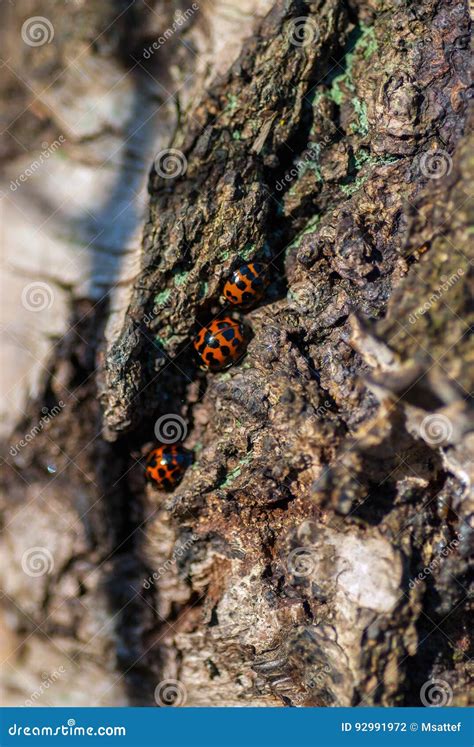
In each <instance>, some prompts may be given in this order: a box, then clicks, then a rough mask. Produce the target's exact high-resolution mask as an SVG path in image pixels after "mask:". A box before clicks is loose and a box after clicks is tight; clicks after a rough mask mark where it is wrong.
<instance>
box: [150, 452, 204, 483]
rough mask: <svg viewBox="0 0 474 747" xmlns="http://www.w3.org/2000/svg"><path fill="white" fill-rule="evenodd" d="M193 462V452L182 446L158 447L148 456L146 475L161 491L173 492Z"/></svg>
mask: <svg viewBox="0 0 474 747" xmlns="http://www.w3.org/2000/svg"><path fill="white" fill-rule="evenodd" d="M192 462H193V453H192V451H189V450H188V449H185V448H184V446H182V445H181V444H169V445H167V446H158V447H157V448H155V449H152V451H150V453H149V454H148V457H147V460H146V466H145V474H146V477H147V479H148V480H149V481H150V482H152V483H153V484H154V485H156V487H158V488H160V490H172V489H173V488H174V487H175V486H176V485H177V484H178V483H179V482H181V480H182V478H183V476H184V473H185V472H186V469H187V468H188V467H189V466H190V465H191V464H192Z"/></svg>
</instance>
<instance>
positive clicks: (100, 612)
mask: <svg viewBox="0 0 474 747" xmlns="http://www.w3.org/2000/svg"><path fill="white" fill-rule="evenodd" d="M201 12H204V11H203V10H202V9H201ZM124 33H125V32H124ZM468 33H469V11H468V5H467V3H466V2H456V1H454V0H452V1H451V0H424V1H423V2H422V3H417V4H412V3H409V2H397V3H393V2H392V3H385V2H384V1H383V0H367V2H365V1H363V0H360V1H359V0H350V1H348V2H341V1H340V0H314V2H306V3H303V2H298V1H296V0H292V1H291V2H289V3H283V2H276V3H275V4H274V5H273V7H272V8H271V10H270V12H269V13H268V14H267V15H266V16H265V18H263V19H262V20H261V21H260V22H259V23H257V25H256V28H255V31H254V33H253V34H252V35H250V36H249V38H248V39H246V40H245V41H244V42H243V43H242V48H241V50H240V53H239V54H238V57H237V59H236V61H235V62H234V63H233V64H232V66H231V67H230V69H229V70H228V71H227V72H225V74H221V69H220V68H219V67H218V68H217V69H216V71H215V74H214V76H213V79H212V82H210V83H209V82H208V85H206V88H205V89H204V90H202V95H200V96H199V97H198V96H197V94H196V91H198V90H199V91H200V90H201V89H202V88H203V86H204V78H201V79H199V80H198V81H197V83H196V89H195V92H194V93H193V95H192V96H191V95H190V96H189V98H188V100H187V101H188V110H187V112H186V116H179V118H178V119H177V122H176V132H175V134H174V137H173V139H172V140H170V141H169V142H168V143H166V147H165V145H164V143H163V142H160V143H159V144H158V147H159V153H158V155H157V156H156V158H155V159H154V163H153V166H152V167H151V171H150V175H149V182H148V191H149V212H148V218H147V222H146V226H145V229H144V236H143V243H142V250H141V255H140V267H139V271H138V272H137V275H136V277H135V279H134V281H133V288H132V287H131V284H130V283H129V284H128V285H127V288H129V291H128V294H127V304H128V307H127V310H126V313H125V314H124V313H123V310H124V308H125V304H123V303H122V304H121V305H120V309H118V312H117V316H116V317H115V321H114V324H113V327H111V326H110V305H109V304H108V302H107V300H106V299H105V300H102V301H101V302H100V303H97V302H96V300H95V299H94V298H89V297H86V298H82V299H81V300H78V299H73V302H72V305H71V308H72V318H71V320H70V324H69V331H68V332H67V334H66V335H65V336H64V337H63V338H62V341H61V344H59V345H57V346H56V348H55V350H54V351H52V352H51V354H50V360H49V362H48V371H49V373H48V375H47V376H45V377H44V382H43V385H42V388H41V391H40V394H39V396H38V397H37V398H36V399H34V400H30V402H29V404H28V406H27V412H26V415H25V417H24V419H23V420H22V422H21V423H20V424H19V425H18V426H17V428H16V430H15V432H14V434H13V436H12V437H11V438H10V442H11V444H18V442H19V441H20V440H21V439H22V438H24V434H25V433H28V432H31V429H32V428H34V426H35V424H36V423H37V422H38V417H39V415H38V413H40V412H41V408H42V407H46V408H47V409H48V412H51V411H52V410H53V408H54V407H60V410H61V412H60V413H59V414H58V415H57V416H55V417H51V418H50V419H48V423H47V425H46V426H45V427H42V428H41V429H40V432H38V433H35V437H34V439H32V440H31V442H30V443H29V444H28V448H27V449H26V448H25V449H19V450H18V454H15V455H13V456H11V452H10V455H8V458H7V470H6V471H5V478H4V495H5V501H4V525H5V538H6V547H7V552H8V558H9V561H8V563H7V564H6V565H5V569H6V572H5V578H4V579H3V581H2V588H3V589H4V590H5V596H4V602H5V610H6V614H7V617H8V619H9V620H10V621H11V626H10V627H11V630H12V632H11V636H12V643H11V652H13V651H14V650H15V649H16V646H17V645H18V646H19V648H18V651H19V652H21V656H22V661H23V664H22V665H20V668H21V667H23V670H24V671H26V672H29V673H30V682H29V684H28V685H26V686H25V685H24V684H23V685H20V684H19V681H18V679H17V677H16V675H15V674H14V673H13V672H12V673H11V679H10V680H8V682H7V686H8V687H9V688H10V689H9V692H10V694H11V697H12V698H13V699H14V697H15V689H16V691H17V692H18V691H20V692H23V693H25V692H28V687H29V688H30V690H33V689H34V688H33V685H32V684H31V682H32V681H33V684H34V680H35V677H37V669H36V670H35V665H34V664H33V663H32V662H31V657H33V658H34V657H37V659H38V660H41V658H42V657H43V661H47V662H50V661H51V651H53V650H55V651H56V650H58V651H59V653H58V656H59V658H58V660H57V661H64V662H65V663H64V668H65V669H66V672H65V673H62V675H61V678H59V680H58V682H57V683H55V686H54V691H55V692H56V696H55V698H53V701H54V702H55V703H57V702H58V700H60V699H61V697H68V698H69V699H70V701H71V702H73V703H74V700H75V699H76V700H79V699H80V696H79V695H78V690H79V689H80V688H77V687H74V688H72V687H71V681H72V679H73V678H74V679H76V678H77V677H80V678H82V681H84V682H85V683H86V684H87V685H88V684H89V683H90V682H91V681H94V680H97V677H98V673H99V671H100V672H101V674H100V676H99V677H98V684H97V687H96V688H95V689H94V691H93V692H92V691H91V690H90V689H88V690H87V693H86V695H85V696H84V697H85V700H84V699H83V700H79V702H80V704H84V705H93V704H97V705H104V704H108V703H110V702H112V703H115V704H118V703H123V702H130V703H132V704H142V705H153V704H157V705H168V704H173V703H174V704H181V703H184V702H186V703H187V704H188V705H227V706H235V705H262V706H274V705H281V704H285V705H289V706H341V705H385V706H387V705H410V706H412V705H419V704H420V703H422V704H424V705H427V704H429V703H430V698H431V699H433V698H435V697H437V694H436V692H435V693H434V694H433V687H434V688H435V690H436V688H437V691H438V694H439V693H441V695H440V697H441V698H442V699H444V700H446V702H448V701H449V703H451V704H453V705H464V704H466V703H467V702H468V698H469V695H468V687H467V683H468V678H469V674H470V672H469V657H470V656H472V653H470V650H471V645H472V644H471V640H470V634H469V630H468V627H467V613H468V611H469V605H470V604H471V602H470V599H471V596H470V586H469V576H468V573H469V569H470V566H469V563H470V557H471V556H472V549H473V548H472V544H473V529H474V526H473V516H474V511H473V509H474V506H473V493H472V481H473V477H474V475H473V451H474V434H473V430H472V402H471V401H470V399H469V392H470V391H471V390H472V371H471V370H470V369H469V367H468V365H465V364H468V363H469V362H470V361H471V360H472V344H470V340H469V336H468V335H469V327H470V325H471V324H472V308H471V306H470V299H471V298H472V295H471V294H472V285H471V286H470V285H469V283H470V282H471V283H472V257H473V250H472V242H469V236H470V226H471V225H472V211H473V206H472V201H471V200H470V197H469V181H470V179H471V177H472V172H473V171H474V164H473V157H472V136H471V134H470V128H469V121H470V119H469V109H468V104H467V101H468V97H467V92H468V86H469V82H470V78H469V46H468V45H469V36H468ZM175 54H176V55H178V54H179V53H178V51H176V50H174V51H173V50H170V65H171V64H172V61H173V59H174V58H173V55H175ZM470 145H471V148H470ZM170 149H172V150H170ZM121 178H122V179H123V178H125V177H124V176H123V175H121ZM250 259H259V260H260V261H262V262H264V263H265V264H266V265H268V268H269V274H270V281H271V282H270V285H269V288H268V290H267V294H266V296H265V299H264V301H263V302H262V303H261V304H259V305H258V306H257V307H255V308H254V309H252V310H250V311H247V312H246V313H245V314H243V315H241V317H242V318H243V319H244V321H245V324H246V327H247V331H248V335H249V338H250V341H249V344H248V349H247V354H246V356H245V358H244V359H243V360H242V361H241V362H239V363H238V364H237V365H235V366H233V367H231V368H230V369H228V370H227V371H224V372H220V373H209V372H203V371H201V370H200V369H199V368H198V365H197V361H196V359H195V357H194V354H193V346H192V341H193V339H194V336H195V335H196V333H197V331H198V330H199V329H200V326H201V325H202V324H204V323H207V322H208V321H209V320H211V319H213V318H214V317H215V316H216V315H218V314H219V313H220V311H221V310H222V304H221V302H220V301H219V297H220V293H221V291H222V286H223V283H224V282H225V280H226V278H227V277H228V276H229V274H230V272H231V270H232V269H233V268H234V267H236V266H238V264H239V263H241V262H242V261H248V260H250ZM86 295H87V294H86ZM107 323H109V328H108V329H109V333H108V334H107V335H106V334H105V333H104V329H105V326H106V324H107ZM61 402H63V403H65V404H64V405H60V404H59V403H61ZM177 416H179V418H177ZM470 416H471V417H470ZM163 417H165V418H166V419H167V421H169V422H172V421H173V420H174V421H175V422H177V423H178V427H179V428H181V429H182V435H183V439H184V443H185V445H186V446H187V447H188V448H190V449H192V450H193V451H194V454H195V460H194V464H193V465H192V467H190V468H189V470H188V471H187V473H186V474H185V476H184V479H183V481H182V483H181V484H180V485H179V486H178V487H177V488H176V489H175V490H174V491H173V492H171V493H170V494H166V493H163V492H160V491H157V490H156V489H154V488H153V487H152V486H147V485H146V484H145V480H144V474H143V463H144V458H145V456H146V454H147V452H148V450H149V449H150V447H151V446H152V445H153V443H154V441H155V440H156V436H155V433H156V430H157V421H158V419H159V418H163ZM48 468H49V472H48ZM25 483H26V486H25ZM37 546H40V548H42V549H43V553H42V560H43V562H44V560H45V558H46V564H47V565H48V566H49V567H48V569H47V570H48V572H46V573H43V574H42V575H37V576H33V577H32V576H31V575H28V573H25V572H24V565H25V562H26V561H24V558H25V557H28V552H29V551H30V550H31V548H34V547H37ZM45 548H46V550H47V553H45V552H44V549H45ZM25 554H26V555H25ZM19 559H21V562H19ZM51 561H52V562H51ZM30 570H31V569H30ZM11 652H10V651H9V653H11ZM11 660H12V661H13V662H15V656H13V655H12V658H11ZM18 661H20V660H18ZM12 666H14V667H15V668H18V666H19V665H18V662H15V663H14V665H12ZM45 666H46V665H45ZM47 666H48V670H51V664H50V663H48V665H47ZM55 666H59V665H58V664H56V665H55ZM104 670H105V672H106V674H103V672H104ZM107 670H108V671H107ZM35 672H36V674H35ZM433 681H434V683H433ZM52 690H53V688H52ZM12 693H13V694H12ZM65 693H69V695H67V696H66V695H65ZM71 693H72V694H71ZM21 697H22V698H24V697H26V696H24V694H23V695H22V696H21ZM48 697H49V695H48ZM427 701H428V703H427Z"/></svg>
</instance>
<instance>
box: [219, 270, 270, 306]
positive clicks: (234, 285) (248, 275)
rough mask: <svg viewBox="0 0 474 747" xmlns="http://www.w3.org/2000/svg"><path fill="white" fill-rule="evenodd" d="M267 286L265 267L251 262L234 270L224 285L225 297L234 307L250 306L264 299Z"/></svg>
mask: <svg viewBox="0 0 474 747" xmlns="http://www.w3.org/2000/svg"><path fill="white" fill-rule="evenodd" d="M267 285H268V278H267V277H266V270H265V267H264V266H263V265H262V264H260V262H249V263H248V264H245V265H242V267H239V268H238V269H237V270H234V272H233V273H232V275H231V277H230V278H229V280H228V281H227V282H226V284H225V285H224V297H225V299H226V300H227V301H228V302H229V303H231V304H232V305H233V306H250V305H251V304H253V303H255V302H256V301H259V300H260V299H261V298H262V296H263V294H264V293H265V288H266V287H267Z"/></svg>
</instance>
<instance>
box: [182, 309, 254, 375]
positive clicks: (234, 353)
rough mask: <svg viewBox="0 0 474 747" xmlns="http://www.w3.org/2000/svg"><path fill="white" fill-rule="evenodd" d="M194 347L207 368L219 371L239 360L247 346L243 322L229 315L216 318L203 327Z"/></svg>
mask: <svg viewBox="0 0 474 747" xmlns="http://www.w3.org/2000/svg"><path fill="white" fill-rule="evenodd" d="M194 347H195V349H196V351H197V353H198V355H199V356H200V358H201V360H202V362H203V364H204V365H205V367H206V368H210V369H211V370H212V371H219V370H220V369H222V368H227V367H228V366H231V365H232V364H233V363H235V362H236V361H238V360H239V358H240V357H241V356H242V355H243V354H244V352H245V348H246V347H247V341H246V339H245V331H244V327H243V325H242V324H240V323H239V322H236V321H234V320H233V319H231V318H230V317H229V316H225V317H223V318H221V319H215V320H214V321H213V322H211V323H210V324H208V325H207V327H203V328H202V329H201V331H200V332H199V334H198V336H197V337H196V339H195V340H194Z"/></svg>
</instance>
